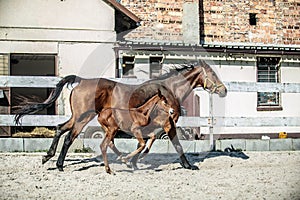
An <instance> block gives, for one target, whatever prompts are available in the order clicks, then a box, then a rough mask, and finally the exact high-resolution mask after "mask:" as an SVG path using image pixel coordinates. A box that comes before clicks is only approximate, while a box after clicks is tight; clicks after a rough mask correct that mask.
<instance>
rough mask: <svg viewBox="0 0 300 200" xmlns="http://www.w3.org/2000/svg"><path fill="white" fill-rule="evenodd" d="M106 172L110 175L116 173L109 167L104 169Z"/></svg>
mask: <svg viewBox="0 0 300 200" xmlns="http://www.w3.org/2000/svg"><path fill="white" fill-rule="evenodd" d="M106 173H108V174H110V175H116V173H115V172H114V171H113V170H111V169H110V168H109V169H106Z"/></svg>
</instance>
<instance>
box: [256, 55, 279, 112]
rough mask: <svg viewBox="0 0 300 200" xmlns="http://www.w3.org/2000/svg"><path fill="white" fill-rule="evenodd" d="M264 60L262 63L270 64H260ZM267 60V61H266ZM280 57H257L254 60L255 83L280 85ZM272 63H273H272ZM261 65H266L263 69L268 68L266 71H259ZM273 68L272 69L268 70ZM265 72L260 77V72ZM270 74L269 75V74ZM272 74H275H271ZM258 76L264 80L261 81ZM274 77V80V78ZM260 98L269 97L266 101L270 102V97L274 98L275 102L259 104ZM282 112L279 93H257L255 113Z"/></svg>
mask: <svg viewBox="0 0 300 200" xmlns="http://www.w3.org/2000/svg"><path fill="white" fill-rule="evenodd" d="M262 59H264V60H265V61H264V62H269V63H270V64H269V65H268V64H262V63H263V61H261V60H262ZM268 59H269V61H268ZM281 60H282V59H281V57H275V56H259V57H257V59H256V75H257V77H256V81H257V82H258V83H259V82H264V83H280V82H281V81H280V79H281V77H280V75H281ZM272 62H273V63H272ZM262 65H267V66H265V68H268V69H267V70H266V71H263V70H260V68H262ZM272 65H273V67H274V68H275V70H274V69H270V68H272ZM262 71H263V72H265V74H263V75H261V73H260V72H262ZM270 72H271V73H270ZM272 72H274V73H275V74H272ZM260 76H265V77H266V79H265V80H261V79H260ZM274 77H275V78H274ZM272 93H274V94H272ZM262 96H269V98H267V100H266V101H268V100H270V99H271V98H272V97H274V96H275V97H274V98H275V101H272V100H271V101H270V103H264V102H261V100H260V98H261V97H262ZM280 110H282V103H281V93H280V92H257V111H280Z"/></svg>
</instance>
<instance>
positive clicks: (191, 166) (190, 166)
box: [181, 164, 199, 170]
mask: <svg viewBox="0 0 300 200" xmlns="http://www.w3.org/2000/svg"><path fill="white" fill-rule="evenodd" d="M181 165H182V167H183V168H185V169H191V170H199V167H197V166H195V165H188V166H185V165H183V164H181Z"/></svg>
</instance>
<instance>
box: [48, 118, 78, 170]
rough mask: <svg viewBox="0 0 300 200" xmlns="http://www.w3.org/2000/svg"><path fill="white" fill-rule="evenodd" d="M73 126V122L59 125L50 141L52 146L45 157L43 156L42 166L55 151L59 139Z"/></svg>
mask: <svg viewBox="0 0 300 200" xmlns="http://www.w3.org/2000/svg"><path fill="white" fill-rule="evenodd" d="M72 126H73V121H71V120H69V121H67V122H65V123H63V124H59V125H58V126H57V127H56V134H55V136H54V138H53V140H52V144H51V146H50V148H49V150H48V152H47V155H45V156H43V158H42V164H45V163H46V162H47V161H48V160H50V159H51V158H52V157H53V156H54V155H55V152H56V149H57V145H58V141H59V139H60V137H61V136H62V135H63V134H64V133H65V132H67V131H69V130H71V128H72Z"/></svg>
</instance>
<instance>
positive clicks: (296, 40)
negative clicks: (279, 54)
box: [203, 0, 300, 44]
mask: <svg viewBox="0 0 300 200" xmlns="http://www.w3.org/2000/svg"><path fill="white" fill-rule="evenodd" d="M203 8H204V34H205V42H245V43H265V44H300V30H299V26H300V2H299V1H298V3H297V2H296V0H256V1H250V0H245V1H244V0H204V1H203ZM250 13H251V14H252V15H254V16H255V18H256V25H250V21H249V18H250ZM253 20H255V19H253Z"/></svg>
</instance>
